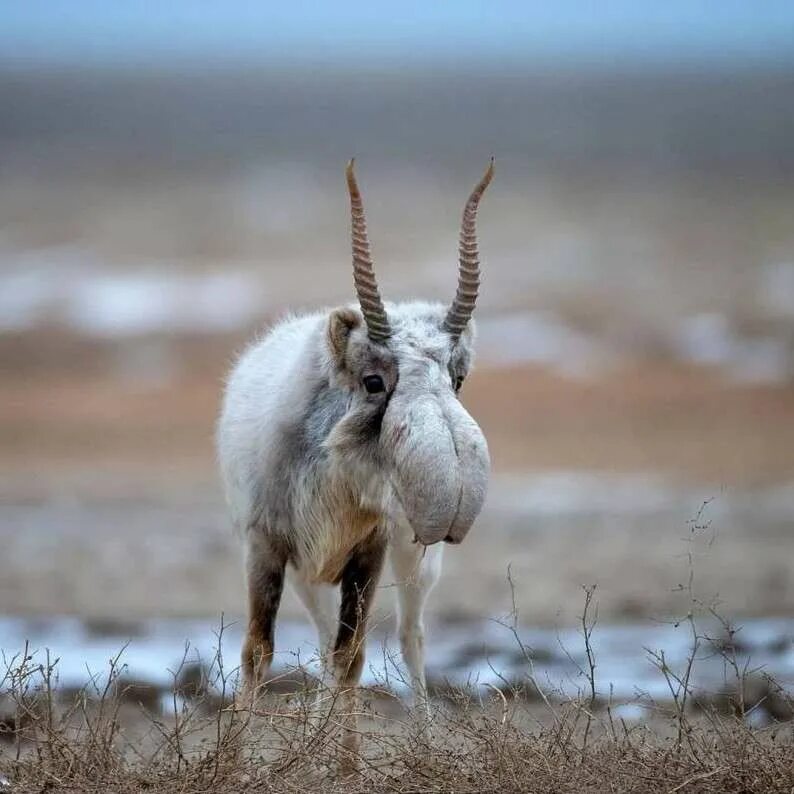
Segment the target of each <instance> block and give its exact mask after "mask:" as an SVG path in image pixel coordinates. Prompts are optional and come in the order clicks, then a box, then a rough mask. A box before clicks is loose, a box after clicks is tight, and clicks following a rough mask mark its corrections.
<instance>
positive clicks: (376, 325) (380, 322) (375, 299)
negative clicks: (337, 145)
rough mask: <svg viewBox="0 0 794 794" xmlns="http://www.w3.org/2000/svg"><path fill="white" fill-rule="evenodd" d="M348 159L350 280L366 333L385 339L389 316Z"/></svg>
mask: <svg viewBox="0 0 794 794" xmlns="http://www.w3.org/2000/svg"><path fill="white" fill-rule="evenodd" d="M354 163H355V160H351V161H350V162H349V163H348V164H347V170H346V172H345V173H346V175H347V190H348V192H349V193H350V218H351V229H352V232H353V282H354V283H355V286H356V294H357V295H358V302H359V305H360V306H361V312H362V314H363V315H364V320H365V322H366V323H367V335H368V336H369V338H370V339H371V340H372V341H373V342H385V341H386V340H387V339H388V338H389V337H390V336H391V327H390V326H389V318H388V317H387V316H386V309H385V308H384V306H383V301H382V300H381V298H380V292H378V282H377V281H376V280H375V270H374V268H373V266H372V255H371V254H370V250H369V237H367V222H366V220H365V218H364V205H363V204H362V203H361V192H360V191H359V189H358V183H357V182H356V175H355V174H354V173H353V164H354Z"/></svg>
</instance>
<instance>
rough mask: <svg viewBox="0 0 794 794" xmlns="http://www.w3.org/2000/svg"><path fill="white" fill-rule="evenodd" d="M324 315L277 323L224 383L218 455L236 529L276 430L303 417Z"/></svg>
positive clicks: (257, 486) (258, 486)
mask: <svg viewBox="0 0 794 794" xmlns="http://www.w3.org/2000/svg"><path fill="white" fill-rule="evenodd" d="M323 319H324V315H322V314H320V313H316V314H309V315H304V316H300V317H293V318H289V319H287V320H284V321H283V322H281V323H279V324H278V325H276V326H275V327H274V328H272V329H271V330H270V331H268V332H267V334H266V335H265V336H264V337H262V338H261V339H259V340H258V341H256V342H254V343H253V344H252V345H251V346H250V347H249V348H248V349H247V350H246V351H245V352H244V353H243V354H242V356H240V359H239V360H238V362H237V364H236V365H235V367H234V368H233V370H232V373H231V375H230V376H229V379H228V381H227V383H226V390H225V394H224V399H223V406H222V408H221V415H220V419H219V421H218V433H217V445H218V459H219V462H220V468H221V473H222V475H223V479H224V484H225V487H226V498H227V500H228V502H229V506H230V508H231V511H232V519H233V521H234V523H235V525H236V527H237V528H238V529H244V528H245V527H246V526H247V524H248V522H249V519H250V517H251V512H252V510H253V509H254V507H255V504H254V502H255V499H256V496H257V494H258V493H260V492H261V490H262V484H263V480H264V478H266V477H267V476H268V471H267V469H268V461H269V458H270V455H271V452H272V451H273V449H274V445H275V444H277V440H278V434H279V431H280V430H281V429H282V428H283V426H284V424H285V423H286V422H289V420H290V418H294V417H298V416H300V415H301V412H302V411H303V409H304V403H305V402H306V399H307V389H306V380H307V379H309V380H312V379H314V378H316V377H317V376H318V374H319V373H318V372H317V369H318V366H319V364H320V361H319V360H318V359H319V356H318V350H319V345H318V344H316V342H318V341H319V340H320V338H321V334H322V326H323Z"/></svg>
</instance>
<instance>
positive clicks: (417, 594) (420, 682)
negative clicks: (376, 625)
mask: <svg viewBox="0 0 794 794" xmlns="http://www.w3.org/2000/svg"><path fill="white" fill-rule="evenodd" d="M443 550H444V546H443V544H442V543H436V544H435V545H433V546H423V545H422V544H421V543H417V542H415V541H414V540H413V533H412V532H410V531H408V530H406V529H405V528H403V527H400V526H395V527H394V530H393V533H392V538H391V544H390V558H391V565H392V571H393V572H394V579H395V583H396V585H397V613H398V621H399V636H400V651H401V652H402V658H403V662H404V664H405V666H406V668H407V669H408V675H409V677H410V684H411V691H412V695H413V699H414V703H415V704H418V705H421V706H422V707H423V708H424V710H425V712H426V714H427V715H428V716H429V712H430V704H429V701H428V697H427V684H426V681H425V627H424V622H423V619H422V616H423V613H424V609H425V603H426V602H427V596H428V594H429V593H430V591H431V590H432V589H433V586H434V585H435V583H436V582H437V581H438V578H439V576H440V575H441V558H442V554H443Z"/></svg>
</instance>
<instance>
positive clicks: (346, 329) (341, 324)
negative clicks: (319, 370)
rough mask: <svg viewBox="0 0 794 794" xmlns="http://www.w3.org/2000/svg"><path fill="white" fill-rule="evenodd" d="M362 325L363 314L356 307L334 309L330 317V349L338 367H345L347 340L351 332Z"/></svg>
mask: <svg viewBox="0 0 794 794" xmlns="http://www.w3.org/2000/svg"><path fill="white" fill-rule="evenodd" d="M359 325H361V315H360V314H359V313H358V312H357V311H356V310H355V309H348V308H344V309H334V310H333V311H332V312H331V315H330V317H329V318H328V349H329V350H330V352H331V357H332V358H333V360H334V362H335V364H336V366H337V367H340V368H342V367H344V365H345V352H346V351H347V340H348V338H349V337H350V332H351V331H352V330H353V329H354V328H358V327H359Z"/></svg>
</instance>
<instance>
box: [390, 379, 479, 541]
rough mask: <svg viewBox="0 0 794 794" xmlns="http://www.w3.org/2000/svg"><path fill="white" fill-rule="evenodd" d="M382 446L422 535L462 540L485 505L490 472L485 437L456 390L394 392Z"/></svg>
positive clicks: (398, 492) (402, 501)
mask: <svg viewBox="0 0 794 794" xmlns="http://www.w3.org/2000/svg"><path fill="white" fill-rule="evenodd" d="M381 445H382V447H383V453H384V457H385V458H386V459H387V460H391V463H392V477H391V480H392V486H393V488H394V491H395V495H396V498H397V500H398V502H399V504H400V507H401V508H402V510H403V511H404V513H405V516H406V518H407V520H408V522H409V524H410V525H411V528H412V529H413V531H414V533H415V535H416V537H417V539H418V540H419V541H420V542H421V543H424V544H425V545H430V544H432V543H438V542H439V541H442V540H446V541H447V542H450V543H460V542H461V541H462V540H463V538H464V536H465V535H466V533H467V532H468V531H469V529H470V528H471V526H472V524H473V523H474V520H475V519H476V518H477V516H478V515H479V513H480V510H481V509H482V505H483V502H484V501H485V494H486V490H487V487H488V472H489V470H490V459H489V457H488V445H487V444H486V441H485V437H484V436H483V434H482V431H481V430H480V428H479V426H478V425H477V423H476V422H475V421H474V419H472V417H471V416H470V415H469V413H468V412H467V411H466V409H465V408H464V407H463V406H462V405H461V404H460V402H459V401H458V400H457V399H456V398H455V396H454V395H453V394H452V392H451V391H450V392H449V394H446V393H441V394H434V393H427V394H419V395H416V394H413V395H412V394H403V395H401V394H398V393H395V394H394V395H393V396H392V399H391V401H390V403H389V406H388V408H387V409H386V413H385V415H384V418H383V425H382V430H381Z"/></svg>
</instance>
